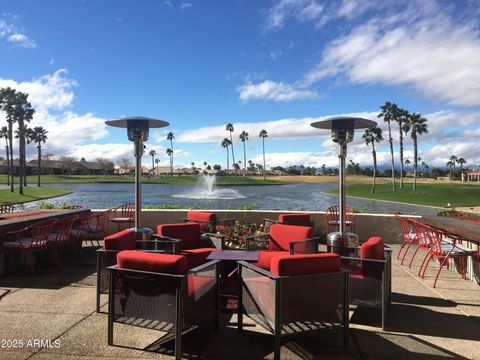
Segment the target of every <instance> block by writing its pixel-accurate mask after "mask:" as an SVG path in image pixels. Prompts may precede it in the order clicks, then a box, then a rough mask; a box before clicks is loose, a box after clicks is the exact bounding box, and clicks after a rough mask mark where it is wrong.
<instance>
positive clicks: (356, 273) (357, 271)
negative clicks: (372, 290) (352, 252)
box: [342, 263, 365, 280]
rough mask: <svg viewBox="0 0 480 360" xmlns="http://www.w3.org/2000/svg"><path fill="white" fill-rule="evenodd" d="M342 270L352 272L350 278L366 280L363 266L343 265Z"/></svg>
mask: <svg viewBox="0 0 480 360" xmlns="http://www.w3.org/2000/svg"><path fill="white" fill-rule="evenodd" d="M342 268H344V269H346V270H350V273H349V276H350V277H351V278H354V279H360V280H361V279H364V278H365V276H364V275H363V272H362V267H361V266H356V265H352V264H346V263H343V264H342Z"/></svg>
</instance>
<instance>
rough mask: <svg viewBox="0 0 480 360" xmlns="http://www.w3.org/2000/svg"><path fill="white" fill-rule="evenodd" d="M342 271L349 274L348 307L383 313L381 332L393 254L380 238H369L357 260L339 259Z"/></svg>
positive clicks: (390, 279) (383, 323) (389, 296)
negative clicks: (350, 305)
mask: <svg viewBox="0 0 480 360" xmlns="http://www.w3.org/2000/svg"><path fill="white" fill-rule="evenodd" d="M342 267H343V268H345V269H348V270H350V289H349V294H350V303H351V304H353V305H357V306H365V307H374V308H380V309H381V310H382V329H385V319H386V311H387V308H388V309H389V308H390V306H391V292H392V250H391V249H388V248H385V247H384V245H383V238H381V237H371V238H370V239H368V241H366V242H365V243H363V244H362V246H361V247H360V257H346V256H342Z"/></svg>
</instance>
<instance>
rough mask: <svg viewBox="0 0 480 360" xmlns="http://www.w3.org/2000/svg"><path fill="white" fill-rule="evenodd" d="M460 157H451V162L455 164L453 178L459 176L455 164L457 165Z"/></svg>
mask: <svg viewBox="0 0 480 360" xmlns="http://www.w3.org/2000/svg"><path fill="white" fill-rule="evenodd" d="M457 160H458V156H456V155H452V156H450V161H451V162H452V163H453V178H455V177H456V176H457V169H456V167H455V164H456V163H457Z"/></svg>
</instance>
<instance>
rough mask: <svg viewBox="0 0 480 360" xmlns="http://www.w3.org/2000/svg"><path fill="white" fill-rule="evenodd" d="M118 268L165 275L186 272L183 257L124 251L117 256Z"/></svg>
mask: <svg viewBox="0 0 480 360" xmlns="http://www.w3.org/2000/svg"><path fill="white" fill-rule="evenodd" d="M117 263H118V267H119V268H121V269H132V270H141V271H151V272H158V273H166V274H184V273H185V272H186V271H187V270H188V266H187V259H186V258H185V256H183V255H171V254H156V253H149V252H142V251H134V250H125V251H120V252H119V253H118V254H117Z"/></svg>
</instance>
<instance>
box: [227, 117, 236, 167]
mask: <svg viewBox="0 0 480 360" xmlns="http://www.w3.org/2000/svg"><path fill="white" fill-rule="evenodd" d="M225 130H227V131H229V132H230V145H231V146H232V164H235V152H234V151H233V137H232V133H233V132H234V131H235V129H234V128H233V124H232V123H228V124H227V126H225ZM236 174H237V172H236V171H235V175H236Z"/></svg>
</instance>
